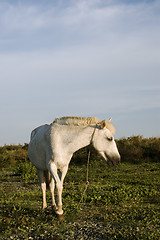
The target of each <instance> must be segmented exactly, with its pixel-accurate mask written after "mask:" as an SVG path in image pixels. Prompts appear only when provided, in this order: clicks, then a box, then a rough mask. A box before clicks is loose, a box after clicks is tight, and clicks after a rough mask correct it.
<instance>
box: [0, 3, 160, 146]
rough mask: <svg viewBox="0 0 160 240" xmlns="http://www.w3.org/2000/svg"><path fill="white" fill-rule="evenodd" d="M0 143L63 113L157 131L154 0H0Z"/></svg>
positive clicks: (19, 140) (159, 10)
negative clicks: (110, 119) (93, 117)
mask: <svg viewBox="0 0 160 240" xmlns="http://www.w3.org/2000/svg"><path fill="white" fill-rule="evenodd" d="M0 109H1V111H0V112H1V113H0V146H3V145H4V144H24V143H28V142H29V139H30V133H31V131H32V130H33V129H34V128H36V127H38V126H40V125H43V124H45V123H51V122H52V121H53V120H54V119H55V118H56V117H62V116H85V117H88V116H95V117H97V118H99V119H101V120H103V119H109V118H110V117H112V123H113V124H114V125H115V126H116V129H117V131H116V135H115V138H121V137H130V136H133V135H134V136H137V135H141V136H143V137H147V138H148V137H160V1H159V0H153V1H152V0H148V1H147V0H131V1H129V0H128V1H127V0H38V1H37V0H27V1H26V0H0Z"/></svg>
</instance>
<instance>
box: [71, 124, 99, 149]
mask: <svg viewBox="0 0 160 240" xmlns="http://www.w3.org/2000/svg"><path fill="white" fill-rule="evenodd" d="M93 132H94V127H91V126H87V127H85V128H80V130H79V133H78V134H77V135H76V136H75V138H74V139H73V142H74V146H75V148H76V149H75V151H77V150H79V149H81V148H83V147H86V146H88V145H89V144H90V143H91V139H92V135H93Z"/></svg>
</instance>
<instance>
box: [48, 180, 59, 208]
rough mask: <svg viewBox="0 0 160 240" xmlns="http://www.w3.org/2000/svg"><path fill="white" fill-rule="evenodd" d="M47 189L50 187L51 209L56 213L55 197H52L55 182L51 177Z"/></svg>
mask: <svg viewBox="0 0 160 240" xmlns="http://www.w3.org/2000/svg"><path fill="white" fill-rule="evenodd" d="M49 187H50V192H51V197H52V207H53V210H54V211H55V212H56V210H57V206H56V202H55V197H54V189H55V182H54V179H53V178H52V177H51V182H50V185H49Z"/></svg>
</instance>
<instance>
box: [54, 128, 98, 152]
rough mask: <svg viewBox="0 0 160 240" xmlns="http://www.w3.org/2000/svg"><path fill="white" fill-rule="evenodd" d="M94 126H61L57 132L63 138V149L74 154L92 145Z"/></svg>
mask: <svg viewBox="0 0 160 240" xmlns="http://www.w3.org/2000/svg"><path fill="white" fill-rule="evenodd" d="M94 129H95V128H94V126H86V127H80V126H79V127H77V126H66V125H65V126H59V128H58V129H57V132H58V134H59V136H61V141H60V142H62V148H63V149H65V148H66V149H67V150H68V151H69V152H70V153H74V152H76V151H78V150H79V149H81V148H83V147H85V146H87V145H89V144H90V142H91V139H92V135H93V132H94Z"/></svg>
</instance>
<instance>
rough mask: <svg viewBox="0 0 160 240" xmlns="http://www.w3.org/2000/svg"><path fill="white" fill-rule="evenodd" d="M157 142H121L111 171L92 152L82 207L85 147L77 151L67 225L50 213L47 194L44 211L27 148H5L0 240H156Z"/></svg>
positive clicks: (159, 197) (68, 182)
mask: <svg viewBox="0 0 160 240" xmlns="http://www.w3.org/2000/svg"><path fill="white" fill-rule="evenodd" d="M135 143H136V144H135ZM159 143H160V139H158V138H157V139H156V138H154V139H147V140H146V139H142V138H141V137H132V138H130V139H121V140H118V142H117V144H118V147H119V150H120V153H121V156H122V163H121V164H120V165H119V166H118V167H116V168H109V167H108V166H107V164H106V162H105V161H104V160H103V159H101V158H100V156H99V155H97V153H96V152H95V151H93V152H92V155H91V159H90V167H89V182H90V184H89V186H88V189H87V191H86V194H85V196H84V199H83V202H82V203H79V201H80V199H81V197H82V193H83V190H84V187H85V179H86V161H87V149H86V148H85V149H82V150H81V151H79V152H77V153H76V154H75V155H74V157H73V159H72V161H71V164H70V167H69V171H68V173H67V176H66V179H65V183H64V190H63V206H64V221H63V222H59V221H58V220H57V218H56V216H54V214H53V212H52V208H51V197H50V193H49V191H48V192H47V200H48V208H47V210H45V211H44V210H42V193H41V190H40V187H39V183H38V179H37V176H36V171H35V168H34V167H33V166H32V165H31V164H30V162H29V161H28V159H27V148H28V145H27V144H25V145H24V146H21V145H18V146H4V147H1V149H0V160H1V161H0V164H1V172H0V191H1V195H0V198H1V199H0V200H1V202H0V208H1V215H0V226H1V229H0V232H1V235H0V239H48V240H49V239H52V240H60V239H65V240H67V239H77V240H78V239H81V240H82V239H110V240H111V239H157V240H158V239H159V236H160V191H159V189H160V144H159ZM127 146H128V147H127ZM136 146H137V147H136ZM128 148H130V151H129V149H128ZM127 149H128V150H127ZM127 151H128V152H130V153H131V155H130V156H129V155H128V154H127ZM133 157H134V158H133ZM123 160H124V161H123Z"/></svg>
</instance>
